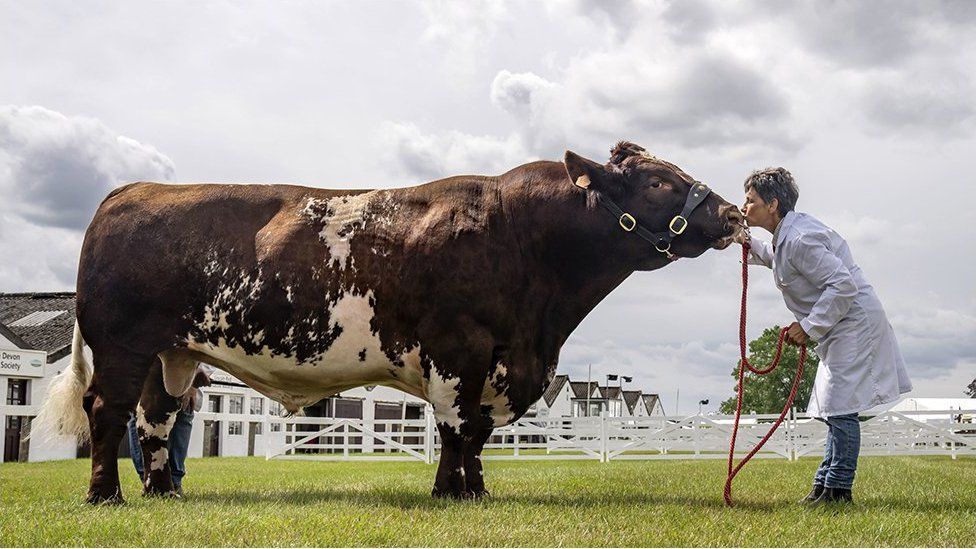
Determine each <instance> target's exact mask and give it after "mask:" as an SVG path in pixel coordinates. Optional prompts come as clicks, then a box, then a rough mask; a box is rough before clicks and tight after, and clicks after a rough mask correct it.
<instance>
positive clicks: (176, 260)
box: [77, 183, 306, 353]
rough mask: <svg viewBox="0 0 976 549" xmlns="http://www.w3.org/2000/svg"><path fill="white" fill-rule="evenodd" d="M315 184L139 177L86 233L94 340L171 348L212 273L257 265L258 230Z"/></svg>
mask: <svg viewBox="0 0 976 549" xmlns="http://www.w3.org/2000/svg"><path fill="white" fill-rule="evenodd" d="M305 191H306V190H304V189H302V188H301V187H293V186H286V185H254V186H251V185H246V186H245V185H165V184H156V183H136V184H132V185H127V186H125V187H122V188H120V189H117V190H115V191H113V192H112V193H110V194H109V196H108V197H106V199H105V200H104V201H103V202H102V204H101V205H100V206H99V208H98V210H97V212H96V213H95V216H94V218H93V219H92V222H91V224H90V226H89V228H88V231H87V232H86V234H85V240H84V244H83V246H82V253H81V258H80V262H79V270H78V286H77V291H78V315H79V320H80V322H81V324H82V329H83V331H84V334H85V337H86V340H88V341H89V342H91V343H94V344H96V345H97V344H98V343H99V340H100V339H109V340H113V341H111V342H110V343H112V344H116V345H124V346H127V347H130V348H135V349H138V350H140V351H144V352H147V353H154V352H158V350H160V349H162V348H166V347H168V346H171V345H172V342H173V339H174V337H175V335H176V334H178V333H180V332H183V331H185V329H186V327H187V326H186V324H187V316H188V315H190V314H191V313H192V312H193V310H194V307H195V305H197V304H199V303H200V302H201V300H202V299H204V294H205V293H206V291H207V278H208V272H210V273H211V274H212V271H213V270H215V269H217V268H221V269H225V268H226V269H250V268H253V266H254V265H255V264H256V249H255V237H256V235H258V234H259V232H260V231H261V230H262V228H264V227H266V226H267V225H268V224H269V222H271V221H272V220H273V219H274V218H275V217H276V216H278V215H280V213H281V212H282V211H283V210H284V209H287V208H288V205H289V204H291V203H293V202H296V201H298V200H300V198H301V196H302V194H303V193H304V192H305Z"/></svg>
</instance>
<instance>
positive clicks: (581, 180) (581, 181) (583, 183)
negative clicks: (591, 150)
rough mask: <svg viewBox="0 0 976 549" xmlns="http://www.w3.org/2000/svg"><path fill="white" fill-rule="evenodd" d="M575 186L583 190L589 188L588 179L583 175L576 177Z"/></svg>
mask: <svg viewBox="0 0 976 549" xmlns="http://www.w3.org/2000/svg"><path fill="white" fill-rule="evenodd" d="M576 186H577V187H581V188H583V189H585V188H587V187H589V186H590V178H589V177H588V176H585V175H581V176H579V177H577V178H576Z"/></svg>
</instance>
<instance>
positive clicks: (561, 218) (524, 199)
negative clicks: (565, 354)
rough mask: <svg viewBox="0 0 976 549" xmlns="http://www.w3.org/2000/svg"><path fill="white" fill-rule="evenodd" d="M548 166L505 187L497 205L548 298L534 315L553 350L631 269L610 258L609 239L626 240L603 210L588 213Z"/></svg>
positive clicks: (576, 192) (581, 194) (581, 195)
mask: <svg viewBox="0 0 976 549" xmlns="http://www.w3.org/2000/svg"><path fill="white" fill-rule="evenodd" d="M552 164H554V166H552V165H548V163H547V164H542V165H541V166H539V169H538V170H536V171H534V172H533V173H532V174H531V175H532V176H531V177H521V178H518V179H515V180H510V181H507V182H505V187H506V188H504V189H503V191H502V197H503V199H502V200H503V203H504V208H505V209H506V211H507V213H508V215H509V216H510V218H511V220H512V222H513V223H512V227H514V230H515V231H517V232H516V233H515V234H513V238H514V239H515V240H516V241H517V243H518V248H519V253H520V256H521V261H522V262H523V264H524V265H525V270H526V272H528V273H533V276H537V277H540V278H542V280H543V281H544V284H541V285H540V286H541V287H543V288H545V291H547V292H548V293H549V295H548V296H547V298H548V299H547V300H546V302H545V305H543V308H544V310H541V311H535V313H537V314H541V315H542V318H544V319H545V322H546V326H547V327H549V329H550V332H551V333H549V334H548V335H547V337H546V339H547V340H549V341H548V343H549V344H554V345H556V349H557V350H558V347H560V346H562V344H563V343H564V342H565V340H566V339H567V338H568V337H569V335H570V334H571V333H572V331H573V330H574V329H575V328H576V327H577V326H578V325H579V323H580V322H582V321H583V318H585V317H586V315H587V314H589V313H590V311H592V310H593V308H595V307H596V306H597V304H599V303H600V301H602V300H603V299H604V298H605V297H606V296H607V295H609V294H610V292H612V291H613V289H614V288H616V287H617V286H619V285H620V284H621V283H622V282H623V281H624V280H625V279H626V278H627V277H628V276H630V275H631V274H632V273H633V272H634V269H635V266H634V265H633V264H632V263H631V264H628V263H627V262H626V261H625V260H624V259H625V258H621V257H620V254H616V255H615V254H614V250H615V247H616V245H617V244H618V243H616V242H614V239H615V238H626V237H627V236H628V235H626V234H625V233H622V232H621V230H620V229H619V227H617V226H616V225H615V224H614V222H613V219H612V217H611V216H609V215H607V212H606V211H604V210H603V209H602V208H600V207H589V208H588V207H587V204H586V202H587V200H586V192H585V191H583V190H581V189H578V188H576V187H574V186H573V185H572V183H570V181H569V178H568V177H567V176H566V174H565V169H564V168H563V167H562V164H557V163H552ZM538 287H539V286H536V288H538Z"/></svg>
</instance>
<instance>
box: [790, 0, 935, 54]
mask: <svg viewBox="0 0 976 549" xmlns="http://www.w3.org/2000/svg"><path fill="white" fill-rule="evenodd" d="M932 8H936V9H938V6H937V5H936V4H927V3H923V2H915V1H912V0H901V1H887V2H857V1H852V0H848V1H837V2H815V1H808V2H805V3H802V4H797V5H795V11H794V12H793V13H792V14H790V15H791V17H792V19H793V23H794V25H793V27H794V29H795V30H796V33H797V36H798V37H799V38H800V40H801V41H803V42H804V43H805V44H806V45H807V46H808V47H809V48H810V50H811V51H813V52H815V53H817V54H819V55H821V56H822V57H825V58H827V59H829V60H832V61H835V62H837V63H840V64H842V65H847V66H853V67H860V68H864V67H876V66H891V65H897V64H900V63H902V62H903V61H904V60H905V58H906V57H909V56H911V55H913V53H914V52H915V51H916V50H917V49H918V48H919V47H920V46H921V45H922V41H923V40H924V38H925V34H924V33H923V32H922V28H921V26H920V24H919V22H920V21H921V20H922V19H923V16H925V15H926V14H927V13H928V12H929V11H931V10H932Z"/></svg>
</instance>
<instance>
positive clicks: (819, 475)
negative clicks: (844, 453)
mask: <svg viewBox="0 0 976 549" xmlns="http://www.w3.org/2000/svg"><path fill="white" fill-rule="evenodd" d="M824 423H825V424H826V425H827V437H826V443H825V445H824V458H823V461H821V462H820V467H818V468H817V472H816V474H814V475H813V485H814V486H823V485H824V484H825V483H826V482H827V470H828V469H830V463H831V461H833V459H834V455H833V454H834V451H833V450H834V444H833V440H834V436H833V433H834V430H833V428H832V427H831V426H830V423H827V422H826V421H824Z"/></svg>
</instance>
